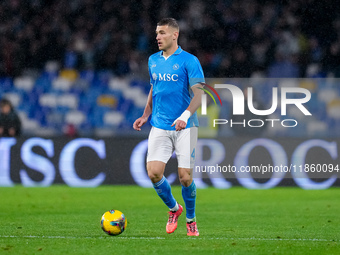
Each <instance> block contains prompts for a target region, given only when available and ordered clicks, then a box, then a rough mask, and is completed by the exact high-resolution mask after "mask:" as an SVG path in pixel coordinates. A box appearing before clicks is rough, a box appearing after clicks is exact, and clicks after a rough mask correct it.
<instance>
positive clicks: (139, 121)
mask: <svg viewBox="0 0 340 255" xmlns="http://www.w3.org/2000/svg"><path fill="white" fill-rule="evenodd" d="M147 121H148V118H145V117H140V118H138V119H136V120H135V122H134V123H133V129H134V130H137V131H141V127H142V126H143V125H144V124H145V123H146V122H147Z"/></svg>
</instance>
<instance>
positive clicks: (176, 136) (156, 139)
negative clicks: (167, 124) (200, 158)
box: [146, 127, 198, 169]
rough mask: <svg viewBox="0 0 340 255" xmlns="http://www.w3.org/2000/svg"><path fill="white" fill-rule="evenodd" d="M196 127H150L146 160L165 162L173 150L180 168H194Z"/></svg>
mask: <svg viewBox="0 0 340 255" xmlns="http://www.w3.org/2000/svg"><path fill="white" fill-rule="evenodd" d="M197 132H198V129H197V127H191V128H186V129H182V130H181V131H176V130H164V129H159V128H156V127H152V128H151V131H150V134H149V140H148V154H147V159H146V161H147V162H149V161H161V162H164V163H167V162H168V161H169V159H170V157H171V156H172V154H173V151H175V153H176V156H177V161H178V167H180V168H191V169H192V168H194V165H195V148H196V144H197Z"/></svg>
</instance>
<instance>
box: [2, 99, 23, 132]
mask: <svg viewBox="0 0 340 255" xmlns="http://www.w3.org/2000/svg"><path fill="white" fill-rule="evenodd" d="M0 111H1V113H0V136H1V137H18V136H20V134H21V121H20V119H19V117H18V115H17V114H16V112H15V111H14V109H13V106H12V104H11V102H10V101H9V100H7V99H1V101H0Z"/></svg>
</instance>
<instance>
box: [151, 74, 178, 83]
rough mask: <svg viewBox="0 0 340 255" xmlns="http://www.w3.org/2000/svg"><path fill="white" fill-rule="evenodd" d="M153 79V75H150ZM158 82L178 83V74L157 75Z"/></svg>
mask: <svg viewBox="0 0 340 255" xmlns="http://www.w3.org/2000/svg"><path fill="white" fill-rule="evenodd" d="M152 77H153V79H154V80H155V78H154V75H153V74H152ZM156 80H157V75H156ZM158 80H159V81H178V74H170V73H163V74H161V73H159V74H158Z"/></svg>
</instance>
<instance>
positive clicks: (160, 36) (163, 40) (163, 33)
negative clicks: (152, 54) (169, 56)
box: [156, 25, 178, 51]
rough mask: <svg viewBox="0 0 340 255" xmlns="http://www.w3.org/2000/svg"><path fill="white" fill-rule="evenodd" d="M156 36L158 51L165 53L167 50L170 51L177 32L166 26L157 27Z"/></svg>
mask: <svg viewBox="0 0 340 255" xmlns="http://www.w3.org/2000/svg"><path fill="white" fill-rule="evenodd" d="M156 35H157V36H156V40H157V44H158V48H159V50H163V51H166V50H167V49H170V48H171V46H172V45H173V43H174V42H175V41H176V40H177V37H178V31H176V30H175V29H174V28H172V27H169V26H168V25H165V26H157V28H156Z"/></svg>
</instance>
